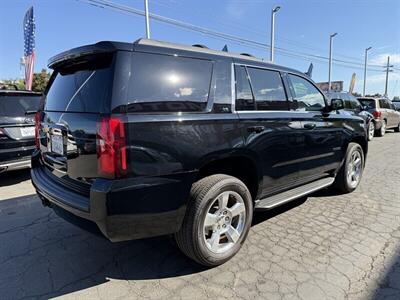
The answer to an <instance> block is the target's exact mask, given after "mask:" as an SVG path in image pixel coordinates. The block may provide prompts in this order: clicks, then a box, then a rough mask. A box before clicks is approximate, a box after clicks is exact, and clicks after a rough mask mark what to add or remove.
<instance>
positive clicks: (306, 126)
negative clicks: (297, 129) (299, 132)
mask: <svg viewBox="0 0 400 300" xmlns="http://www.w3.org/2000/svg"><path fill="white" fill-rule="evenodd" d="M316 126H317V124H315V123H306V124H304V129H314V128H315V127H316Z"/></svg>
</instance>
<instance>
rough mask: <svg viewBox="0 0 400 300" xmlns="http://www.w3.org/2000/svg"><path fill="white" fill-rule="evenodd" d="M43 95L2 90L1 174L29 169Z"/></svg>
mask: <svg viewBox="0 0 400 300" xmlns="http://www.w3.org/2000/svg"><path fill="white" fill-rule="evenodd" d="M40 97H41V94H40V93H34V92H29V91H19V90H3V89H0V172H4V171H7V170H8V171H9V170H17V169H23V168H29V167H30V165H31V154H32V152H33V150H34V149H35V123H34V115H35V113H36V111H37V110H38V108H39V102H40Z"/></svg>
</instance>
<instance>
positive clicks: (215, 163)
mask: <svg viewBox="0 0 400 300" xmlns="http://www.w3.org/2000/svg"><path fill="white" fill-rule="evenodd" d="M258 166H259V164H258V163H257V161H256V160H254V158H252V157H251V156H249V155H246V154H243V153H241V154H233V155H232V154H229V155H218V156H217V157H215V156H214V157H210V158H209V159H207V160H203V162H202V163H201V165H200V166H199V168H198V170H199V171H198V174H197V177H196V179H195V181H198V180H200V179H202V178H204V177H207V176H210V175H213V174H226V175H231V176H233V177H236V178H238V179H240V180H241V181H242V182H243V183H244V184H245V185H246V186H247V188H248V189H249V191H250V194H251V197H252V199H253V201H255V200H256V199H257V197H258V195H259V193H260V188H261V186H262V171H261V169H260V168H259V167H258Z"/></svg>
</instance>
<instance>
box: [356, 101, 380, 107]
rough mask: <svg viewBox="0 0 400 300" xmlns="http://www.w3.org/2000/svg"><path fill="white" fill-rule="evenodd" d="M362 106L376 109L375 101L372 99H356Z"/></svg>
mask: <svg viewBox="0 0 400 300" xmlns="http://www.w3.org/2000/svg"><path fill="white" fill-rule="evenodd" d="M358 100H359V101H360V102H361V103H362V105H364V106H366V107H367V109H374V108H376V104H375V100H374V99H358Z"/></svg>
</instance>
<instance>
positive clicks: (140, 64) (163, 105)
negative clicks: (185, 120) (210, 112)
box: [126, 53, 213, 112]
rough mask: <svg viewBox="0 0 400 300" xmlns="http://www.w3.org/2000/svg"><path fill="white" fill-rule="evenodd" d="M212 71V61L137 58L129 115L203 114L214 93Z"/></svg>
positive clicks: (144, 55) (140, 55)
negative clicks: (163, 113) (131, 113)
mask: <svg viewBox="0 0 400 300" xmlns="http://www.w3.org/2000/svg"><path fill="white" fill-rule="evenodd" d="M212 68H213V64H212V62H211V61H208V60H202V59H194V58H187V57H178V56H169V55H159V54H149V53H135V54H133V63H132V77H131V82H130V84H129V91H128V99H127V103H126V104H127V111H128V112H180V111H183V112H185V111H188V112H190V111H203V110H204V109H205V108H206V106H207V101H208V96H209V92H210V82H211V75H212Z"/></svg>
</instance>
